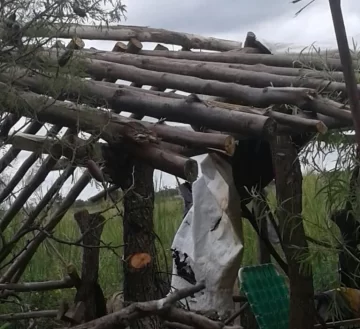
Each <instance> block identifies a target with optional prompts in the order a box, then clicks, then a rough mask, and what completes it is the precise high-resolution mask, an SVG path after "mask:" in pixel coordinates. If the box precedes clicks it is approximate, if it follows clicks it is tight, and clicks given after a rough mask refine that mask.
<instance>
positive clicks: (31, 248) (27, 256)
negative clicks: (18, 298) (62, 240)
mask: <svg viewBox="0 0 360 329" xmlns="http://www.w3.org/2000/svg"><path fill="white" fill-rule="evenodd" d="M90 181H91V176H90V174H89V172H88V171H87V170H86V171H85V172H84V173H83V174H82V175H81V177H80V178H79V180H78V181H77V182H76V183H75V184H74V185H73V187H72V188H71V189H70V191H69V193H68V194H67V196H66V197H65V198H64V200H63V202H62V203H61V205H60V206H59V208H57V209H56V210H55V212H54V213H53V214H52V215H51V217H50V219H49V220H48V222H47V224H46V225H45V227H44V229H43V230H41V231H40V232H39V233H38V234H37V235H36V236H35V238H34V239H33V240H32V241H31V242H30V243H29V245H28V246H27V249H26V250H25V251H24V252H23V253H22V254H21V255H20V256H19V257H17V258H16V259H15V261H14V262H13V264H11V265H10V267H9V268H8V269H7V270H6V272H5V273H4V274H3V275H2V276H1V278H0V282H1V283H4V282H7V281H8V280H10V278H12V277H13V276H14V275H15V274H16V275H17V277H19V276H20V275H21V274H22V273H23V272H24V271H25V269H26V266H27V264H28V263H29V262H30V260H31V258H32V257H33V255H34V254H35V252H36V250H37V248H38V247H39V246H40V244H41V243H42V242H43V241H44V240H45V239H46V238H47V236H48V235H47V233H46V232H51V231H52V230H53V229H54V228H55V227H56V226H57V224H58V223H59V222H60V221H61V219H62V218H63V217H64V215H65V213H66V212H67V211H68V209H69V208H70V207H71V205H72V204H73V203H74V202H75V200H76V198H77V197H78V196H79V194H80V193H81V192H82V191H83V189H84V188H85V187H86V186H87V185H88V183H89V182H90Z"/></svg>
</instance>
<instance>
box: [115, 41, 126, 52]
mask: <svg viewBox="0 0 360 329" xmlns="http://www.w3.org/2000/svg"><path fill="white" fill-rule="evenodd" d="M112 51H114V52H117V53H125V52H126V51H127V45H126V44H125V43H123V42H121V41H118V42H117V43H116V44H115V46H114V48H113V50H112Z"/></svg>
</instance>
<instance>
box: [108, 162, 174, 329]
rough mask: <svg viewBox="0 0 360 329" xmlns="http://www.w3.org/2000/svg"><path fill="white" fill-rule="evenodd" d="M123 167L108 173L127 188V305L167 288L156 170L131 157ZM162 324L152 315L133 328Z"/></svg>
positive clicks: (125, 290)
mask: <svg viewBox="0 0 360 329" xmlns="http://www.w3.org/2000/svg"><path fill="white" fill-rule="evenodd" d="M109 163H110V162H109ZM111 163H112V162H111ZM115 163H116V161H115ZM123 168H124V169H123V170H122V171H119V170H118V168H117V167H115V168H109V169H110V170H109V174H110V176H111V178H112V181H113V183H114V184H119V186H121V188H122V190H123V191H124V216H123V241H124V255H123V261H122V262H123V271H124V281H123V291H124V304H125V306H127V305H128V304H129V303H131V302H145V301H150V300H155V299H158V298H161V297H163V296H164V295H165V294H166V293H167V291H162V290H163V289H162V285H161V284H160V274H159V272H160V271H159V269H158V262H157V253H156V247H155V239H156V234H155V232H154V221H153V212H154V183H153V172H154V169H153V168H152V167H149V166H147V165H145V164H143V163H141V162H139V161H136V160H133V159H130V158H129V159H128V161H127V164H125V165H124V167H123ZM159 326H160V322H159V319H158V318H157V317H151V318H147V319H139V320H137V321H134V322H133V323H132V324H131V329H140V328H145V327H146V328H159Z"/></svg>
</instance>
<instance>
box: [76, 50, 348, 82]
mask: <svg viewBox="0 0 360 329" xmlns="http://www.w3.org/2000/svg"><path fill="white" fill-rule="evenodd" d="M155 50H156V49H155ZM165 50H168V49H165ZM78 53H79V52H78ZM243 53H247V52H243ZM81 54H83V55H85V56H86V57H89V58H93V59H98V60H103V61H107V62H113V63H118V64H125V63H124V57H123V56H118V55H117V54H114V53H111V52H109V51H102V50H96V51H90V50H88V49H83V50H81ZM273 56H277V55H273ZM135 58H136V59H140V60H142V61H145V62H147V61H151V60H158V61H164V60H167V62H168V63H169V64H174V65H176V64H177V63H178V64H193V65H214V66H217V67H225V68H232V69H241V70H246V71H254V72H261V73H270V74H276V75H282V76H292V77H303V76H304V77H307V78H314V79H326V80H333V81H338V82H344V74H343V73H342V72H339V71H330V70H329V71H327V70H325V69H324V68H322V69H321V70H315V69H307V68H304V67H302V66H300V67H282V66H270V65H264V64H261V63H260V64H257V63H255V64H234V63H222V62H214V61H201V63H198V61H194V60H189V59H176V58H167V57H164V56H161V55H160V53H159V56H147V55H141V52H139V53H138V54H137V56H136V57H135Z"/></svg>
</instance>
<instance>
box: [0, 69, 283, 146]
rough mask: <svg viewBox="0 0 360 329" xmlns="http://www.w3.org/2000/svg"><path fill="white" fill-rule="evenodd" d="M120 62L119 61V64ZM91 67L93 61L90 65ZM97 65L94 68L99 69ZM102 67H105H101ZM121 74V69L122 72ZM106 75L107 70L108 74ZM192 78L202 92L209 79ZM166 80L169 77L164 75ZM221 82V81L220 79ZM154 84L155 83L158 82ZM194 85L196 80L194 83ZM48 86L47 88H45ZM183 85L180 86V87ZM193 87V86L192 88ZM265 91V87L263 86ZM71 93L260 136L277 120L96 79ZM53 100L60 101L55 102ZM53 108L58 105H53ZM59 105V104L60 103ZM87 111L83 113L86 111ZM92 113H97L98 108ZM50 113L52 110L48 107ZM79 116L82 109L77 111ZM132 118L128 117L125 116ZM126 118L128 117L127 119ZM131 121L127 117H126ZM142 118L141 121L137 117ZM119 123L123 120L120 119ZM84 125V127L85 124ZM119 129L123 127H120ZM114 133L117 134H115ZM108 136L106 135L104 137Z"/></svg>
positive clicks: (38, 84)
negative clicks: (121, 87)
mask: <svg viewBox="0 0 360 329" xmlns="http://www.w3.org/2000/svg"><path fill="white" fill-rule="evenodd" d="M116 65H120V64H116ZM89 67H90V65H89ZM123 67H124V68H125V70H128V69H130V71H129V72H128V73H129V75H128V73H126V75H127V77H128V78H129V79H133V76H132V74H130V73H131V69H132V68H131V67H130V66H126V65H123ZM133 69H135V70H140V71H144V72H148V73H149V74H150V78H149V79H148V80H149V81H150V80H151V81H153V78H152V77H151V75H152V74H159V76H158V79H157V82H158V83H156V84H161V85H164V86H165V85H166V82H165V83H164V84H163V83H162V82H161V80H162V78H161V76H162V74H160V73H157V72H149V71H146V70H141V69H138V68H133ZM97 70H98V69H95V70H94V72H95V71H97ZM100 70H102V69H101V68H100ZM119 74H120V73H119ZM105 75H106V74H105ZM176 77H180V78H182V79H185V82H183V83H185V85H186V84H187V83H188V82H187V81H186V79H187V78H188V77H183V76H178V75H176ZM176 77H172V81H173V82H174V83H176V84H178V83H177V82H176V81H177V80H176ZM5 78H8V76H7V75H5V74H0V79H1V80H2V81H3V80H4V79H5ZM190 79H197V80H198V81H199V83H200V85H201V86H199V87H198V88H197V87H196V85H195V88H194V89H197V90H198V91H200V93H202V92H201V91H202V90H203V89H204V88H203V87H202V86H203V85H204V84H206V83H207V82H206V81H205V80H202V79H198V78H190ZM165 80H166V79H165ZM17 81H18V83H20V81H22V84H23V85H27V86H28V88H30V89H32V90H34V91H36V92H40V91H42V92H43V93H46V90H49V88H48V87H46V84H44V80H42V79H37V78H35V77H26V78H25V77H24V78H19V79H18V80H17ZM218 83H220V82H218ZM142 84H144V85H153V84H152V83H142ZM156 84H154V85H156ZM222 84H223V85H224V86H223V89H222V90H223V91H224V92H225V93H226V94H227V95H234V93H235V91H234V93H229V91H228V90H227V89H226V88H225V87H227V85H231V86H232V85H234V86H237V87H243V86H238V85H235V84H227V83H222ZM193 85H194V84H193ZM207 86H208V87H206V88H207V89H208V90H212V86H211V85H209V84H208V85H207ZM44 88H45V89H44ZM178 89H181V88H178ZM192 89H193V88H192ZM261 91H262V90H261ZM68 93H69V97H73V99H74V100H75V99H76V100H77V101H79V97H80V101H84V102H86V101H87V102H89V101H90V100H91V103H92V105H93V106H95V105H96V106H104V105H106V106H110V107H111V108H112V109H113V110H114V111H121V110H123V109H124V108H126V110H127V111H130V112H133V113H136V114H140V115H149V116H152V117H155V118H159V119H160V118H164V117H165V118H167V120H168V121H175V122H181V123H189V124H194V125H198V124H200V125H204V126H206V127H209V128H212V129H214V130H219V131H228V132H237V133H239V132H240V133H243V134H247V135H250V136H256V137H260V138H266V137H267V136H271V135H273V134H274V133H275V131H276V123H275V121H274V120H273V119H271V118H268V117H261V116H258V115H253V114H250V113H249V114H247V113H240V112H230V111H227V110H224V109H221V108H217V107H215V106H206V105H205V104H203V103H202V102H201V101H199V100H197V99H196V97H188V98H186V99H170V98H167V99H166V98H164V97H156V96H153V95H150V94H144V93H142V94H138V93H133V92H130V91H129V90H119V89H118V88H109V87H107V86H106V85H105V84H102V83H98V82H96V81H91V80H86V81H84V83H83V85H82V86H81V87H76V85H75V86H70V87H69V88H68ZM54 104H60V103H57V102H55V103H54ZM52 106H53V108H54V106H55V105H52ZM65 106H66V107H67V108H69V109H70V108H73V107H74V105H65ZM57 107H58V106H57ZM45 113H47V111H41V114H42V116H44V117H43V118H44V120H47V118H46V115H45ZM85 113H86V112H85V111H84V115H85ZM91 113H96V112H95V110H94V111H92V112H91ZM49 114H51V112H50V111H49ZM77 115H78V116H79V115H80V113H78V114H77ZM104 116H105V117H106V118H105V117H104V118H102V119H100V118H99V120H100V121H99V120H97V121H96V124H97V126H99V125H101V126H102V127H104V126H106V124H107V122H108V120H109V116H111V115H110V114H105V113H104ZM88 118H89V115H88V114H86V119H87V120H88ZM84 119H85V118H84ZM124 120H129V119H125V118H124V119H122V121H124ZM124 122H125V121H124ZM126 122H128V121H126ZM138 122H139V121H138ZM119 123H120V121H119ZM82 129H83V128H82ZM106 129H107V130H109V129H110V126H109V125H107V126H106ZM117 129H118V130H119V129H120V127H118V128H117ZM112 135H114V134H112ZM103 138H104V139H106V138H105V137H103Z"/></svg>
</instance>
